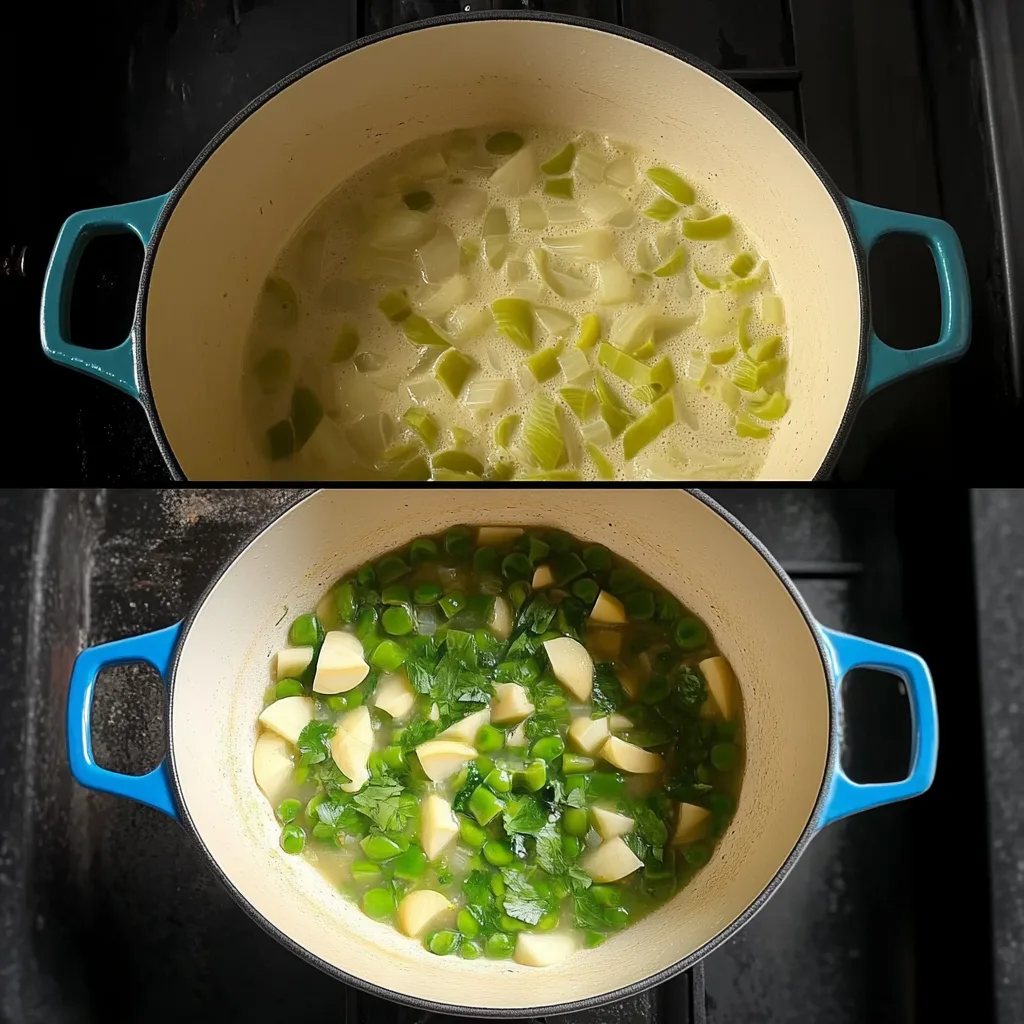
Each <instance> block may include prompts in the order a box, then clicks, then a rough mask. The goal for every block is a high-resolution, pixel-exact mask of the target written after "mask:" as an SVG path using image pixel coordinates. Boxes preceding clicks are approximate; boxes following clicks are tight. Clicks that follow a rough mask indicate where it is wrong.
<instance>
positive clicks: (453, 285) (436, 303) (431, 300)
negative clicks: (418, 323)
mask: <svg viewBox="0 0 1024 1024" xmlns="http://www.w3.org/2000/svg"><path fill="white" fill-rule="evenodd" d="M431 244H433V243H431ZM472 297H473V285H472V284H471V283H470V281H469V280H468V279H467V278H465V277H463V276H462V275H461V274H456V275H455V276H454V277H450V278H448V280H447V281H445V282H444V284H442V285H441V286H440V287H439V288H438V289H437V291H435V292H432V293H431V294H430V295H429V296H427V297H426V298H425V299H424V300H423V301H422V302H420V303H419V311H420V313H421V314H422V315H423V316H425V317H426V318H427V319H428V320H442V319H443V318H444V317H446V316H447V315H448V314H449V313H450V312H451V311H452V310H453V309H454V308H455V307H456V306H460V305H462V303H464V302H466V301H467V300H469V299H471V298H472Z"/></svg>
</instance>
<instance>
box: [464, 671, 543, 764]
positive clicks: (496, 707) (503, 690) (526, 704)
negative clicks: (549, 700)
mask: <svg viewBox="0 0 1024 1024" xmlns="http://www.w3.org/2000/svg"><path fill="white" fill-rule="evenodd" d="M533 712H534V707H533V705H532V704H531V703H530V698H529V696H528V695H527V693H526V690H525V689H524V688H523V687H522V686H520V685H519V684H518V683H498V684H497V685H496V686H495V687H494V698H493V700H492V701H491V721H492V722H493V723H494V724H495V725H503V724H505V723H506V722H509V723H515V722H520V721H522V720H523V719H524V718H527V717H529V716H530V715H532V714H533ZM474 756H475V751H474Z"/></svg>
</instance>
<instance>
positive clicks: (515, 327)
mask: <svg viewBox="0 0 1024 1024" xmlns="http://www.w3.org/2000/svg"><path fill="white" fill-rule="evenodd" d="M491 316H493V317H494V325H495V326H496V327H497V329H498V333H499V334H503V335H504V336H505V337H506V338H508V339H509V341H511V342H512V343H513V344H514V345H518V346H519V347H520V348H521V349H525V350H526V351H527V352H532V351H533V347H534V341H533V306H532V305H531V304H530V303H529V302H527V301H526V299H495V300H494V302H492V303H491Z"/></svg>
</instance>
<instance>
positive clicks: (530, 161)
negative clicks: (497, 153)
mask: <svg viewBox="0 0 1024 1024" xmlns="http://www.w3.org/2000/svg"><path fill="white" fill-rule="evenodd" d="M538 170H539V166H538V163H537V151H536V150H535V149H534V148H533V145H532V144H531V143H527V145H525V146H523V148H522V149H520V150H519V152H518V153H515V154H514V155H513V156H511V157H510V158H509V159H508V160H506V161H505V163H503V164H502V165H501V166H500V167H499V168H498V169H497V170H496V171H495V172H494V173H493V174H492V175H491V184H492V185H494V186H495V187H496V188H500V189H501V191H502V192H504V193H505V195H507V196H522V195H525V194H526V193H527V192H529V191H530V188H531V187H532V185H533V183H534V181H535V180H536V179H537V173H538Z"/></svg>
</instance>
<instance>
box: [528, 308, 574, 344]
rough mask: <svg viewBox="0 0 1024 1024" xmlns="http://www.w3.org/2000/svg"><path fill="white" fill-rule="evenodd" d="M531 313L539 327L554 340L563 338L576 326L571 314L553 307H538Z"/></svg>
mask: <svg viewBox="0 0 1024 1024" xmlns="http://www.w3.org/2000/svg"><path fill="white" fill-rule="evenodd" d="M533 312H534V316H536V317H537V321H538V323H539V324H540V325H541V327H543V328H544V330H545V331H546V332H547V333H548V334H550V335H552V336H553V337H556V338H564V337H565V336H566V335H567V334H569V333H571V332H572V329H573V328H574V327H575V326H576V318H575V317H574V316H573V315H572V314H571V313H566V312H565V310H562V309H556V308H555V307H554V306H538V307H537V308H536V309H535V310H534V311H533Z"/></svg>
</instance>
